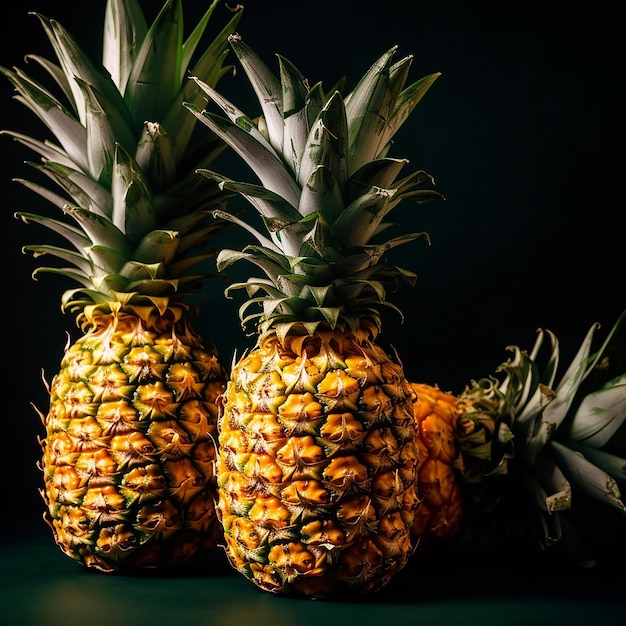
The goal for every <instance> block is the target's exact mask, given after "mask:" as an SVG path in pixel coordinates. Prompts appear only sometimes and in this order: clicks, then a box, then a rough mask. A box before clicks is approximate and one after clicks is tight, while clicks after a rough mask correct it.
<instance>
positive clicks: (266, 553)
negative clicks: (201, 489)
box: [188, 35, 441, 598]
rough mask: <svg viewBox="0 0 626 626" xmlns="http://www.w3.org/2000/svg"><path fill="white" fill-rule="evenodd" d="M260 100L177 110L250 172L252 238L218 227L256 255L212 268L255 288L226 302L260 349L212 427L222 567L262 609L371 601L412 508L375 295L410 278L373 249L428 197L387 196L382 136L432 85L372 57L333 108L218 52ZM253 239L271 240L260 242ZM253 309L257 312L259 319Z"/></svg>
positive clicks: (407, 539)
mask: <svg viewBox="0 0 626 626" xmlns="http://www.w3.org/2000/svg"><path fill="white" fill-rule="evenodd" d="M230 40H231V45H232V48H233V49H234V51H235V53H236V56H237V58H238V60H239V61H240V63H241V65H242V66H243V68H244V70H245V72H246V74H247V77H248V79H249V80H250V82H251V83H252V86H253V88H254V90H255V92H256V95H257V97H258V100H259V103H260V106H261V109H262V114H261V116H260V117H259V118H258V119H256V120H253V119H251V118H250V117H248V116H246V115H245V114H244V113H243V112H241V111H240V110H239V109H238V108H237V107H236V106H235V105H234V104H232V103H230V102H228V101H227V100H225V99H224V98H222V97H220V95H219V94H218V93H216V91H215V90H214V89H212V88H211V87H210V86H208V85H206V84H205V83H204V82H203V81H201V80H197V81H196V82H197V83H198V85H199V86H200V88H201V89H202V90H203V91H204V92H205V93H206V94H207V96H208V97H209V99H210V100H211V101H213V102H214V103H216V104H217V105H219V107H220V108H221V109H222V111H223V112H224V113H225V115H226V116H227V117H223V116H221V115H219V114H217V113H212V112H209V111H206V110H204V111H202V110H200V109H198V108H197V107H196V106H194V105H192V104H190V105H188V107H189V109H190V110H191V111H192V112H194V113H195V114H196V115H197V117H198V118H199V119H200V120H202V121H203V122H204V123H205V124H206V125H207V126H208V127H209V128H210V129H211V130H213V131H214V132H215V133H216V134H217V135H219V136H220V137H221V138H222V139H223V140H224V141H225V142H227V143H229V144H230V145H231V146H232V147H233V149H234V150H235V151H236V152H237V153H238V154H239V155H240V156H241V157H242V158H243V160H244V161H245V162H247V164H248V165H249V166H250V167H251V168H252V170H253V171H254V173H255V174H256V176H257V177H258V179H259V181H260V183H261V184H260V185H259V184H257V183H254V182H236V181H234V180H232V179H229V178H227V177H225V176H223V175H221V174H218V173H216V172H214V171H211V170H207V169H205V170H203V173H204V174H205V175H206V176H207V177H208V178H210V179H213V180H216V181H219V183H220V184H221V186H222V187H223V188H224V189H229V190H231V191H234V192H237V193H239V194H241V196H243V197H244V198H245V199H247V200H248V201H249V203H250V204H251V205H252V206H253V207H254V208H255V209H256V210H257V211H258V213H259V214H260V215H261V217H262V220H263V222H264V225H265V227H266V228H265V229H260V230H257V229H256V228H254V226H253V225H252V223H251V222H244V221H243V220H241V219H240V218H238V217H235V216H233V215H229V214H227V213H225V212H221V211H218V212H217V215H218V216H220V217H223V218H225V219H229V220H232V221H233V222H235V223H237V224H240V225H241V226H242V228H244V229H248V230H249V231H250V232H251V233H252V234H253V235H254V237H255V238H256V240H257V241H258V245H256V244H255V245H248V246H247V247H245V248H244V249H243V250H228V249H224V250H221V251H220V253H219V255H218V258H217V264H218V269H219V270H223V269H224V268H227V267H229V266H230V265H231V264H232V263H234V262H235V261H238V260H241V259H245V260H247V261H250V262H251V263H252V264H254V265H256V266H258V267H259V268H260V269H261V270H263V273H264V276H262V277H251V278H249V279H248V280H247V281H246V282H243V283H235V284H232V285H231V286H230V287H229V288H228V289H227V292H226V293H227V295H228V294H229V293H230V292H231V291H232V290H234V289H239V288H243V289H245V291H246V292H247V294H248V296H249V300H248V301H247V302H246V303H245V304H244V305H243V306H242V307H241V309H240V317H241V320H242V324H243V327H244V328H247V327H248V325H249V324H250V323H254V324H255V331H256V332H257V333H258V336H257V342H256V345H255V347H254V349H252V350H251V351H249V352H248V353H246V354H244V355H242V356H241V357H240V358H239V360H238V361H237V362H236V363H234V365H233V369H232V372H231V378H230V381H229V383H228V387H227V390H226V393H225V395H224V398H223V410H222V412H221V413H220V415H219V418H218V432H219V452H218V460H217V470H216V471H217V482H218V514H219V516H220V519H221V522H222V525H223V527H224V542H225V550H226V553H227V556H228V558H229V560H230V562H231V564H232V565H233V566H234V568H236V569H237V570H238V571H239V572H241V573H242V574H243V575H244V576H245V577H246V578H247V579H249V580H250V581H252V582H253V583H254V584H256V585H257V586H258V587H259V588H261V589H263V590H266V591H268V592H271V593H276V594H284V595H295V596H302V597H306V598H327V597H334V596H337V595H340V594H345V593H362V592H369V591H375V590H378V589H380V588H381V587H383V586H384V585H385V584H387V583H388V582H389V581H390V579H391V578H392V577H393V576H394V575H395V573H396V572H398V571H399V570H401V569H402V568H403V567H404V565H405V564H406V563H407V560H408V558H409V555H410V554H411V552H412V550H413V545H412V543H411V534H410V531H411V528H412V526H413V518H414V515H415V510H416V507H417V504H418V496H417V492H416V489H415V486H416V485H415V479H416V469H417V448H416V444H415V425H414V420H413V414H412V393H411V388H410V387H409V385H408V382H407V381H406V379H405V376H404V373H403V368H402V365H401V363H400V362H399V361H398V359H397V358H395V357H393V358H392V357H391V356H389V355H388V354H387V353H386V352H385V351H384V350H383V349H382V348H381V347H380V346H379V345H378V343H377V338H378V336H379V333H380V331H381V314H380V308H381V307H383V306H387V307H391V308H392V309H393V308H395V307H394V305H393V304H392V303H391V302H389V301H388V299H387V291H388V290H389V289H392V288H395V287H396V285H397V283H398V282H399V280H400V279H407V280H408V281H409V282H413V281H414V278H415V276H414V274H412V273H411V272H409V271H407V270H405V269H402V268H399V267H396V266H393V265H391V264H389V263H388V262H386V261H385V259H384V255H385V254H386V253H387V251H389V250H390V249H392V248H394V247H396V246H398V245H400V244H403V243H407V242H410V241H414V240H416V239H418V238H420V237H422V236H424V234H423V233H412V234H408V235H403V236H399V237H395V238H392V239H388V240H386V241H384V240H383V241H380V238H379V235H380V234H381V233H382V231H384V230H385V228H386V227H387V226H388V224H386V223H385V222H384V221H383V220H384V218H385V216H386V215H387V213H389V211H391V210H392V209H393V208H394V207H395V206H396V205H397V204H398V203H399V202H400V201H401V200H402V199H405V198H410V199H412V200H414V201H415V202H417V203H421V202H427V201H430V200H433V199H436V198H439V197H441V196H440V194H438V193H437V192H436V191H434V190H433V189H430V188H424V189H415V188H416V187H417V186H419V185H421V184H423V183H427V184H428V183H431V182H432V179H431V177H430V176H429V175H428V174H426V173H425V172H423V171H417V172H415V173H412V174H409V175H408V176H406V177H404V178H398V176H399V174H400V172H401V170H402V168H403V167H404V165H405V164H406V160H403V159H396V158H391V157H389V156H387V153H388V150H389V147H390V142H391V139H392V137H393V136H394V134H395V132H396V131H397V130H398V128H399V127H400V126H401V124H402V123H403V122H404V121H405V119H406V118H407V116H408V115H409V114H410V112H411V111H412V110H413V109H414V107H415V106H416V105H417V103H418V102H419V101H420V100H421V98H422V97H423V95H424V94H425V93H426V91H427V90H428V88H429V87H430V86H431V85H432V84H433V82H434V81H435V79H436V78H437V76H438V74H431V75H429V76H426V77H425V78H423V79H421V80H419V81H417V82H415V83H414V84H412V85H411V86H408V87H406V88H405V82H406V80H407V76H408V72H409V68H410V66H411V63H412V57H411V56H407V57H405V58H403V59H402V60H400V61H397V62H396V61H394V55H395V53H396V48H395V47H394V48H392V49H390V50H388V51H387V52H386V53H385V54H383V55H382V56H381V57H380V58H379V59H378V60H377V61H376V63H375V64H374V65H372V67H371V68H370V69H369V71H368V72H367V73H366V74H365V75H364V76H363V78H362V79H361V80H360V81H359V83H358V85H357V86H356V88H355V89H354V90H353V91H352V92H351V93H350V94H349V95H347V96H346V97H343V96H342V95H341V92H340V91H339V90H338V89H335V90H331V92H329V94H326V93H325V92H324V91H323V89H322V87H321V85H320V84H319V83H318V84H316V85H314V86H312V87H311V86H309V84H308V82H307V81H306V79H305V78H304V77H303V75H302V74H301V73H300V72H299V70H297V69H296V67H295V66H294V65H293V64H292V63H291V62H290V61H288V60H287V59H285V58H284V57H282V56H280V55H278V62H279V67H280V78H278V77H277V76H276V75H275V74H274V73H273V72H272V71H271V70H270V69H269V67H268V66H267V65H266V64H265V63H264V62H263V61H262V60H261V59H260V58H259V57H258V56H257V55H256V54H255V53H254V52H253V51H252V50H251V49H250V48H249V47H248V46H247V45H246V44H245V43H244V42H243V41H242V40H241V38H240V37H239V36H238V35H233V36H231V38H230ZM263 230H266V231H267V234H264V232H261V231H263ZM257 307H258V308H257Z"/></svg>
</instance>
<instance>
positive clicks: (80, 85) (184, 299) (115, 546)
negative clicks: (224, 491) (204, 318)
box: [1, 0, 241, 572]
mask: <svg viewBox="0 0 626 626" xmlns="http://www.w3.org/2000/svg"><path fill="white" fill-rule="evenodd" d="M217 6H218V2H213V3H212V4H211V6H210V7H209V9H208V11H207V12H206V13H205V15H204V16H203V18H202V19H201V20H200V22H199V24H198V26H197V28H196V29H194V31H193V33H192V35H190V36H189V37H188V38H187V39H186V40H184V41H183V21H182V17H183V16H182V5H181V2H180V0H168V1H167V2H165V4H164V5H163V7H162V9H161V11H160V12H159V14H158V15H157V17H156V19H155V20H154V22H153V24H152V25H151V26H150V27H148V25H147V24H146V22H145V18H144V16H143V13H142V12H141V9H140V7H139V4H138V3H137V2H136V0H109V2H108V3H107V6H106V13H105V25H104V29H103V30H104V45H103V63H104V67H102V66H100V65H99V64H97V63H96V62H93V61H92V60H91V59H90V58H89V57H88V56H87V55H86V54H85V53H84V52H83V51H82V50H81V48H80V47H79V45H78V44H77V42H76V41H75V40H74V38H73V37H72V36H71V35H70V34H69V33H68V32H67V31H66V30H65V29H64V28H63V27H62V26H61V25H60V24H59V23H58V22H56V21H54V20H49V19H47V18H45V17H43V16H41V15H39V16H38V17H39V20H40V22H41V24H42V26H43V28H44V30H45V32H46V34H47V36H48V38H49V39H50V42H51V44H52V47H53V48H54V51H55V53H56V55H57V58H58V65H57V64H55V63H54V62H50V61H47V60H45V59H42V58H39V57H33V56H31V57H30V60H31V61H33V62H35V64H36V66H39V68H40V69H43V70H44V73H45V72H47V74H46V75H47V77H48V78H52V79H54V81H56V83H57V87H58V88H59V90H60V91H61V92H62V96H61V97H59V98H57V97H56V96H55V95H53V90H49V89H48V88H46V87H44V86H43V85H42V84H41V83H39V82H38V81H36V80H35V79H33V78H31V77H30V76H28V75H27V74H25V73H24V72H23V71H22V70H20V69H15V70H9V69H6V68H2V70H1V71H2V72H3V74H4V75H5V76H6V77H7V78H8V79H9V80H10V81H11V82H12V83H13V85H14V87H15V89H16V91H17V96H16V98H17V99H18V100H19V101H21V102H22V103H23V104H25V105H26V106H27V107H29V108H30V109H31V111H33V112H34V113H35V114H36V115H37V116H38V117H39V118H40V119H41V121H42V122H43V123H44V124H45V125H46V126H47V127H48V130H49V131H50V133H51V134H52V139H49V138H47V139H45V140H41V141H40V140H38V139H36V138H33V137H29V136H27V135H24V134H21V133H18V132H9V131H4V132H5V134H8V135H9V136H11V137H13V138H14V139H16V140H17V141H19V142H21V143H23V144H25V145H26V146H28V147H29V148H31V149H32V150H34V152H36V153H37V154H38V155H39V156H40V157H41V163H39V164H34V167H35V169H36V170H37V172H38V173H39V174H43V175H45V176H48V177H49V178H50V179H51V180H52V181H53V182H54V183H55V184H56V185H57V186H58V187H59V188H60V191H61V193H60V194H58V193H55V192H53V191H52V190H50V189H48V188H47V187H45V186H43V185H41V184H39V183H36V182H33V181H28V180H20V181H19V182H21V183H23V184H24V185H25V186H26V187H28V188H29V189H31V190H33V191H35V192H36V193H37V194H39V195H40V196H41V197H43V198H44V199H45V200H48V201H49V202H50V203H51V204H52V205H53V206H55V207H56V208H58V209H60V214H61V218H60V219H54V218H52V217H49V216H44V215H37V214H34V213H26V212H20V213H18V214H17V217H20V218H21V219H23V220H24V221H25V222H27V223H30V222H33V223H38V224H41V225H43V226H46V227H48V228H49V229H51V230H52V231H54V232H55V233H56V234H57V235H60V236H61V237H62V238H64V239H65V240H66V241H67V244H68V245H67V248H64V247H61V246H58V245H51V244H43V245H29V246H25V248H24V249H25V250H26V251H30V252H32V253H33V254H34V255H35V256H36V257H39V256H42V255H49V256H52V257H54V258H56V259H57V260H61V261H62V262H63V263H65V264H67V265H69V266H70V267H65V266H60V267H59V266H54V267H52V266H50V267H40V268H38V269H37V270H36V273H40V272H53V273H56V274H60V275H62V276H64V277H67V278H70V279H72V280H74V281H76V282H77V283H78V284H79V286H78V287H77V288H75V289H70V290H68V291H66V292H65V293H64V294H63V296H62V307H63V310H64V311H68V312H72V313H73V314H75V316H76V319H77V322H78V326H79V329H80V330H81V331H82V333H83V334H82V335H80V336H79V337H78V338H77V339H75V340H74V341H72V340H70V341H68V344H67V346H66V348H65V353H64V356H63V358H62V361H61V366H60V371H59V372H58V374H56V375H55V376H54V378H53V380H52V382H51V384H50V385H49V393H50V405H49V410H48V412H47V414H46V415H43V414H42V415H41V417H42V420H43V423H44V427H45V437H44V438H43V439H42V442H41V444H42V449H43V455H42V462H41V469H42V471H43V489H42V494H43V497H44V500H45V503H46V505H47V506H46V509H47V511H46V518H47V521H48V523H49V525H50V527H51V528H52V531H53V533H54V537H55V539H56V542H57V543H58V545H59V547H60V548H61V550H62V551H63V552H64V553H66V554H67V555H68V556H70V557H71V558H72V559H75V560H76V561H78V562H79V563H81V564H82V565H84V566H86V567H88V568H93V569H96V570H100V571H105V572H124V571H132V570H137V569H142V568H154V567H161V566H163V567H164V566H180V565H184V564H187V563H189V562H191V561H192V560H195V559H196V558H199V557H201V556H203V555H204V554H205V552H206V550H207V549H209V548H213V547H214V546H215V542H216V540H217V538H218V536H219V535H220V534H221V528H220V525H219V522H218V520H217V517H216V513H215V507H214V499H215V475H214V469H213V467H214V462H215V456H216V450H215V438H216V420H217V407H216V398H217V396H218V395H219V394H220V393H222V391H223V389H224V388H225V382H226V378H227V371H226V369H225V368H224V367H223V366H222V365H221V363H220V361H219V359H218V356H217V353H216V351H215V348H214V347H213V346H212V345H211V344H209V343H208V342H205V341H203V340H202V339H201V338H200V337H199V336H198V335H197V334H196V333H195V332H194V330H193V328H192V325H191V319H192V312H193V310H194V309H193V306H192V305H191V296H192V295H193V294H194V293H196V292H197V289H198V285H199V284H200V283H201V281H202V280H203V279H204V278H205V277H206V273H204V272H198V273H192V272H191V271H190V270H192V269H194V268H196V266H197V265H198V263H200V262H203V261H205V260H206V259H208V258H211V257H212V256H214V253H212V252H211V251H204V250H202V251H199V252H198V249H199V246H204V245H205V244H206V242H207V241H208V240H209V239H210V238H211V236H212V235H213V234H214V233H215V232H217V231H220V230H221V229H222V228H223V226H224V224H225V223H224V222H217V221H215V220H214V219H213V217H212V215H211V211H212V210H213V209H215V208H217V207H220V206H223V203H224V201H225V198H226V197H227V195H228V194H225V193H224V192H222V191H220V190H219V189H218V188H217V186H216V185H215V184H214V183H213V182H212V181H209V180H208V179H206V178H205V177H203V176H200V175H198V174H197V173H195V171H194V170H195V168H197V167H199V166H201V165H204V164H206V163H208V162H210V160H211V159H212V158H214V157H215V155H216V154H218V153H219V152H220V151H221V149H222V148H223V147H224V144H222V143H221V142H220V141H219V140H217V139H216V137H215V136H214V135H212V136H211V135H208V134H207V135H206V136H205V138H204V139H203V140H202V141H201V142H200V143H194V142H192V141H191V138H192V131H193V128H194V126H195V124H196V119H195V118H194V117H193V116H192V115H190V114H189V112H188V111H187V110H186V109H185V108H184V107H183V106H182V101H183V100H189V99H190V98H192V99H193V98H194V97H196V96H195V94H196V92H197V89H196V88H195V84H194V83H193V82H192V81H191V80H189V78H188V76H186V73H187V70H188V66H189V62H190V60H191V58H192V55H194V51H195V50H196V49H197V46H198V44H199V42H200V38H201V36H202V35H203V33H204V31H205V28H206V26H207V23H208V20H209V18H210V16H211V14H212V13H213V11H214V10H215V8H216V7H217ZM240 15H241V14H240V13H235V14H234V15H229V22H230V23H229V24H228V25H227V26H226V27H225V28H224V29H223V30H222V32H221V33H220V34H218V35H217V37H216V38H215V39H214V41H213V43H211V44H210V45H209V46H208V47H207V48H206V50H205V51H204V52H203V53H202V54H200V55H198V58H197V61H196V62H195V65H194V66H193V73H194V74H195V75H196V76H203V77H204V78H205V80H207V81H209V82H210V83H211V84H215V83H216V82H217V81H218V80H219V79H220V78H221V77H222V76H223V75H224V73H225V72H227V71H228V69H229V68H228V67H225V66H224V65H223V63H224V57H225V55H226V54H227V53H228V45H227V35H228V34H229V33H230V32H232V29H233V28H235V25H236V23H237V22H238V20H239V18H240ZM105 68H106V69H105ZM66 101H68V103H69V104H68V105H65V104H63V102H66ZM197 150H200V152H201V153H203V154H204V155H205V158H203V159H202V160H200V161H196V160H194V157H193V155H194V154H197V152H196V151H197Z"/></svg>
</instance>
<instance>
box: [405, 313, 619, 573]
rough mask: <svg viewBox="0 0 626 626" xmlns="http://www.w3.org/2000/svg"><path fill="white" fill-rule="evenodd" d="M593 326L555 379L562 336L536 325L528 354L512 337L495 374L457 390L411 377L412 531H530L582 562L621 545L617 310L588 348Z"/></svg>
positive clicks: (441, 534) (470, 534) (501, 539)
mask: <svg viewBox="0 0 626 626" xmlns="http://www.w3.org/2000/svg"><path fill="white" fill-rule="evenodd" d="M597 328H598V325H594V326H592V327H591V328H590V330H589V332H588V333H587V336H586V337H585V339H584V341H583V343H582V344H581V346H580V348H579V350H578V352H577V354H576V356H575V357H574V359H573V360H572V362H571V363H570V364H569V365H568V367H567V369H566V371H565V373H564V374H563V376H562V377H561V378H560V380H559V381H558V383H557V369H558V364H559V342H558V340H557V338H556V337H555V335H554V334H553V333H551V332H549V331H543V330H540V331H539V334H538V337H537V340H536V342H535V345H534V346H533V349H532V350H531V352H530V353H527V352H525V351H522V350H520V348H518V347H517V346H512V347H510V348H509V349H510V350H511V351H512V352H513V355H514V356H513V357H512V358H511V359H509V360H507V361H506V362H504V363H502V364H501V365H500V366H499V368H498V370H497V372H496V375H494V376H489V377H487V378H483V379H480V380H478V381H473V382H472V383H471V384H470V385H468V386H467V387H466V388H465V390H464V391H463V392H462V393H461V394H460V395H459V396H458V397H455V396H454V395H452V394H449V393H444V392H442V391H441V390H440V389H438V388H437V387H432V386H429V385H422V384H413V385H412V387H413V390H414V391H415V393H416V402H415V404H414V415H415V419H416V422H417V424H418V449H419V451H420V453H421V454H420V460H419V466H418V474H419V480H418V482H419V492H420V497H421V498H422V504H421V505H420V509H419V510H418V513H417V515H416V518H415V520H416V521H415V526H414V532H415V534H416V535H417V536H419V537H421V538H422V541H423V542H424V543H425V544H426V545H430V546H433V545H441V543H443V542H446V541H451V540H452V539H453V538H454V537H458V536H459V535H461V534H462V535H463V537H464V541H465V542H467V541H475V540H476V539H478V540H480V541H484V540H485V537H488V538H490V540H491V541H495V542H498V543H500V545H502V544H503V543H510V544H512V543H514V542H516V541H519V540H520V538H523V537H530V538H531V540H532V542H533V543H534V544H535V545H538V546H540V547H541V548H542V549H544V550H546V549H548V548H550V547H551V546H553V545H555V544H556V545H559V546H560V547H562V548H563V550H564V551H565V553H566V554H567V555H568V556H569V557H570V558H571V559H572V560H573V561H574V562H577V563H580V564H583V565H590V564H594V563H595V562H596V561H597V560H598V559H602V558H607V557H609V556H611V553H613V555H614V554H617V553H619V552H620V550H621V553H622V554H624V548H625V546H624V539H623V537H624V531H625V529H626V499H624V497H623V495H622V492H623V490H624V489H625V488H626V471H625V469H624V468H625V467H626V446H625V445H624V432H626V430H625V429H626V426H625V422H626V311H625V312H624V313H622V315H621V316H620V317H619V319H618V320H617V321H616V323H615V325H614V326H613V328H612V329H611V330H610V332H609V333H608V335H607V337H606V338H605V340H604V342H603V344H602V345H601V347H600V348H599V349H598V350H596V351H592V346H593V339H594V335H595V333H596V331H597ZM546 336H547V337H548V339H549V342H550V347H549V352H548V353H547V357H548V358H547V360H546V362H545V365H542V359H544V357H545V356H546V354H545V353H544V351H542V346H543V344H544V340H545V338H546ZM462 529H463V532H462V533H461V531H462Z"/></svg>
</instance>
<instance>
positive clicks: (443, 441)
mask: <svg viewBox="0 0 626 626" xmlns="http://www.w3.org/2000/svg"><path fill="white" fill-rule="evenodd" d="M410 385H411V389H412V390H413V392H414V394H415V397H414V402H413V415H414V417H415V424H416V431H415V434H416V441H417V449H418V456H419V461H418V466H417V485H418V493H419V497H420V504H419V507H418V509H417V512H416V514H415V520H414V523H413V535H414V537H415V540H416V542H417V543H418V544H419V546H420V548H424V547H427V546H428V547H430V546H436V545H441V544H443V543H447V542H449V541H452V540H453V539H454V538H455V537H456V536H457V535H458V534H459V531H460V530H461V528H462V527H463V523H464V512H465V511H464V502H463V488H462V480H461V477H462V472H463V461H462V457H461V453H460V450H459V445H458V432H457V428H458V426H459V413H458V402H459V400H458V398H457V397H456V396H455V395H453V394H452V393H449V392H446V391H442V390H441V389H440V388H439V387H438V386H437V385H428V384H425V383H415V382H411V383H410Z"/></svg>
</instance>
